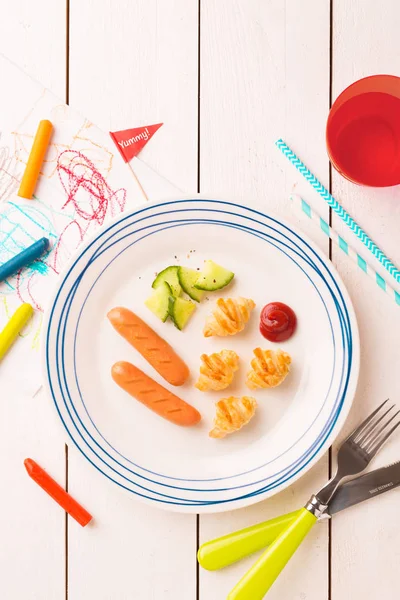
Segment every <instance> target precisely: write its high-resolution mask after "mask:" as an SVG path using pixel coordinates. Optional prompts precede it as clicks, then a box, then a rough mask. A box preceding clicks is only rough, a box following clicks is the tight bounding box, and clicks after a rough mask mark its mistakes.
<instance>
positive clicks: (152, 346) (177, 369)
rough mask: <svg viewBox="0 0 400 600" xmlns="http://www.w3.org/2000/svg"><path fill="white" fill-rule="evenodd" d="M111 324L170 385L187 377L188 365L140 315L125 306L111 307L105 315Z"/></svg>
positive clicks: (178, 383) (177, 383)
mask: <svg viewBox="0 0 400 600" xmlns="http://www.w3.org/2000/svg"><path fill="white" fill-rule="evenodd" d="M107 317H108V319H109V321H110V323H111V325H112V326H113V327H114V329H115V330H116V331H118V333H119V334H121V335H122V337H124V338H125V339H126V340H127V341H128V342H129V343H130V344H131V345H132V346H133V347H134V348H135V349H136V350H137V351H138V352H140V354H141V355H142V356H143V357H144V358H145V359H146V360H147V361H148V362H149V363H150V364H151V366H152V367H154V368H155V370H156V371H157V372H158V373H159V374H160V375H161V377H163V378H164V379H165V380H166V381H168V383H170V384H171V385H182V384H184V383H185V381H186V379H187V378H188V377H189V369H188V366H187V365H186V364H185V363H184V362H183V360H182V359H181V358H180V357H179V356H178V355H177V354H176V352H175V350H173V348H171V346H170V345H169V344H168V342H166V341H165V340H163V338H162V337H160V336H159V335H158V333H156V332H155V331H154V330H153V329H152V328H151V327H149V326H148V325H147V324H146V323H145V322H144V321H142V319H141V318H140V317H138V316H137V315H135V314H134V313H133V312H132V311H130V310H128V309H127V308H121V307H117V308H113V309H112V310H110V312H109V313H108V315H107Z"/></svg>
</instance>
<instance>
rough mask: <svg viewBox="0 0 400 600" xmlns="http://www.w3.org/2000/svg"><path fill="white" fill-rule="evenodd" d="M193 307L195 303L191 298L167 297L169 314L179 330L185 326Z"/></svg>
mask: <svg viewBox="0 0 400 600" xmlns="http://www.w3.org/2000/svg"><path fill="white" fill-rule="evenodd" d="M195 308H196V305H195V304H193V302H192V301H191V300H184V299H183V298H175V297H174V296H170V297H169V311H168V312H169V316H170V317H171V319H172V322H173V324H174V325H175V327H177V328H178V329H179V330H182V329H183V328H184V327H185V325H186V323H187V322H188V321H189V319H190V317H191V315H192V313H193V311H194V309H195Z"/></svg>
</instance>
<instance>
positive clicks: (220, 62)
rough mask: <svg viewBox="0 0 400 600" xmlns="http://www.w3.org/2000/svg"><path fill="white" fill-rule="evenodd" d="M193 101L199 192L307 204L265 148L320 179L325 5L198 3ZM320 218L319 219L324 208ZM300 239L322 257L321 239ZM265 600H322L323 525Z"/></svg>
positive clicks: (289, 501)
mask: <svg viewBox="0 0 400 600" xmlns="http://www.w3.org/2000/svg"><path fill="white" fill-rule="evenodd" d="M200 96H201V113H200V116H201V119H200V122H201V160H200V176H201V192H203V193H212V194H213V195H215V196H222V197H224V198H228V199H231V200H236V201H240V202H243V203H245V204H248V205H258V206H259V207H261V208H263V209H264V210H268V211H269V210H273V211H275V212H277V213H279V214H281V215H284V216H285V217H289V218H292V215H290V214H289V211H290V209H289V203H288V198H287V197H288V194H289V193H290V192H291V191H292V190H293V187H295V189H296V191H297V192H298V193H303V194H304V197H305V198H307V199H308V200H310V201H311V202H312V201H313V200H314V201H315V196H313V194H311V193H310V190H309V188H308V187H307V185H304V183H303V182H302V181H301V178H300V176H298V174H297V173H296V172H295V170H294V169H293V167H291V166H290V165H288V164H286V163H285V161H284V159H283V157H281V156H280V155H279V152H278V151H277V149H276V148H275V147H274V142H275V140H276V139H277V138H279V137H283V138H286V140H287V142H288V143H289V144H290V145H291V146H292V147H293V149H295V150H296V151H297V152H299V154H301V156H302V158H303V160H304V161H307V162H308V163H309V164H310V165H313V168H314V169H315V171H316V173H318V175H319V177H321V179H322V180H325V181H326V182H327V181H328V162H327V158H326V153H325V150H324V125H325V119H326V115H327V112H328V107H329V2H328V1H324V2H319V3H315V2H313V1H312V0H307V1H306V2H302V3H298V2H295V1H289V2H286V3H282V2H276V1H269V2H257V1H255V0H252V1H250V2H243V1H238V0H236V1H234V2H233V1H232V0H221V1H220V2H218V3H217V2H214V1H213V0H202V2H201V77H200ZM321 213H323V214H325V216H326V215H327V210H326V208H324V207H322V208H321ZM303 225H304V224H303V222H301V227H302V228H303V229H305V227H304V226H303ZM309 233H310V234H311V235H312V236H313V237H314V239H315V240H316V241H317V242H320V245H321V247H325V249H326V251H328V248H327V244H326V240H325V241H323V240H321V238H320V237H319V235H318V233H315V232H313V231H312V230H310V231H309ZM327 474H328V466H327V457H324V458H323V459H322V460H321V461H320V462H319V463H318V465H317V466H316V467H315V468H314V469H313V470H312V471H311V472H310V473H309V474H307V475H306V476H305V477H303V478H302V479H301V480H300V481H298V482H297V483H296V484H295V485H294V486H291V487H290V488H289V489H288V490H286V491H284V492H283V493H281V494H279V495H278V496H276V497H274V498H271V499H270V500H268V501H266V502H264V503H262V504H258V505H255V506H252V507H251V508H247V509H243V510H239V511H235V512H230V513H226V514H217V515H207V516H202V517H201V519H200V541H201V542H204V541H206V540H209V539H211V538H213V537H215V536H217V535H222V534H224V533H227V532H229V531H232V530H235V529H237V528H240V527H244V526H246V525H250V524H253V523H255V522H257V521H262V520H265V519H267V518H269V517H272V516H276V515H279V514H282V513H283V512H285V511H288V510H293V509H296V508H298V507H300V506H302V505H303V504H304V502H305V501H307V499H308V497H309V496H310V494H311V493H312V492H313V491H315V490H316V489H318V487H319V486H320V485H321V484H322V483H323V482H324V481H325V479H326V478H327ZM253 560H254V559H253V558H252V559H250V560H248V561H244V562H242V563H239V564H238V565H235V566H233V567H230V568H229V569H225V570H224V571H222V572H219V573H218V572H214V573H209V572H206V571H203V570H201V571H200V599H204V600H214V599H215V600H219V599H220V598H225V597H226V595H227V593H228V591H229V590H230V589H231V588H232V587H233V585H234V584H235V583H236V582H237V581H238V580H239V579H240V577H241V576H242V575H243V574H244V572H245V571H246V569H247V568H248V567H249V565H250V564H251V562H252V561H253ZM268 598H271V600H272V599H278V598H279V600H293V598H302V599H303V600H306V599H307V600H325V599H326V598H328V536H327V529H326V526H325V525H322V526H321V527H319V528H316V529H315V531H314V532H313V535H312V536H311V537H310V538H309V539H308V540H307V541H306V542H305V543H304V545H303V546H302V548H301V549H300V550H299V552H298V553H297V555H296V556H295V557H294V559H293V560H292V562H291V564H290V565H289V566H288V567H287V569H286V571H285V574H283V575H282V576H281V577H280V579H279V580H278V581H277V582H276V584H275V585H274V588H273V589H272V590H271V591H270V592H269V595H268Z"/></svg>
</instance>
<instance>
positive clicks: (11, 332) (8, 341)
mask: <svg viewBox="0 0 400 600" xmlns="http://www.w3.org/2000/svg"><path fill="white" fill-rule="evenodd" d="M32 315H33V308H32V306H31V305H30V304H28V303H26V304H21V306H20V307H19V308H17V310H16V311H15V313H14V314H13V316H12V317H11V319H10V320H9V321H8V323H7V325H6V326H5V327H4V329H3V331H0V360H1V359H2V358H3V357H4V355H5V354H6V353H7V352H8V350H9V349H10V347H11V346H12V345H13V343H14V342H15V340H16V339H17V337H18V334H19V333H20V331H22V329H23V328H24V327H25V325H26V324H27V322H28V321H29V319H30V318H31V317H32Z"/></svg>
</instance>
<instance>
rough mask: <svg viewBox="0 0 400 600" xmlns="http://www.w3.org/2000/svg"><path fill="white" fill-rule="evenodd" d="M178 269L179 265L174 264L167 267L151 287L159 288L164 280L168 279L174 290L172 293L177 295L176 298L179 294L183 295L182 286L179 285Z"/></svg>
mask: <svg viewBox="0 0 400 600" xmlns="http://www.w3.org/2000/svg"><path fill="white" fill-rule="evenodd" d="M178 269H179V267H177V266H175V265H173V266H172V267H167V268H166V269H164V270H163V271H161V273H159V274H158V275H157V277H156V278H155V280H154V281H153V283H152V284H151V287H152V288H154V289H157V288H158V286H159V285H161V283H162V282H163V281H166V282H167V283H168V285H169V286H170V288H171V290H172V294H173V295H174V296H175V298H178V296H180V295H181V291H182V288H181V286H180V285H179V279H178Z"/></svg>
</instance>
